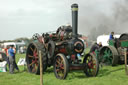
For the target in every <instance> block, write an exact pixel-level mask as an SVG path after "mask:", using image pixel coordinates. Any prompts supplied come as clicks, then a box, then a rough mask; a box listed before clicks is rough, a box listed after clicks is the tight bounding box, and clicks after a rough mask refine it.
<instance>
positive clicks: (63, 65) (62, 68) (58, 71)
mask: <svg viewBox="0 0 128 85" xmlns="http://www.w3.org/2000/svg"><path fill="white" fill-rule="evenodd" d="M68 70H69V66H68V61H67V59H66V57H65V55H63V54H57V55H56V58H55V63H54V73H55V76H56V78H58V79H65V78H66V76H67V74H68Z"/></svg>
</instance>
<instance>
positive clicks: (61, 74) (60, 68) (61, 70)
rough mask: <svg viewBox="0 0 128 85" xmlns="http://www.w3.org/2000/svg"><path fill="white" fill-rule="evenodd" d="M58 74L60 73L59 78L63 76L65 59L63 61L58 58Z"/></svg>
mask: <svg viewBox="0 0 128 85" xmlns="http://www.w3.org/2000/svg"><path fill="white" fill-rule="evenodd" d="M56 72H57V73H58V75H59V76H63V73H64V64H63V59H61V57H58V58H57V59H56Z"/></svg>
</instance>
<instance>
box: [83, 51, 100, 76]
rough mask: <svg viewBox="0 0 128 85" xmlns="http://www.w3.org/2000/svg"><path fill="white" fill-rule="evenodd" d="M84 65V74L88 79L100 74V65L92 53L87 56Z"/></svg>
mask: <svg viewBox="0 0 128 85" xmlns="http://www.w3.org/2000/svg"><path fill="white" fill-rule="evenodd" d="M83 64H84V73H85V74H86V75H87V76H88V77H92V76H96V75H97V74H98V71H99V63H98V60H97V59H96V57H95V56H94V55H93V54H92V53H89V54H87V55H85V57H84V61H83Z"/></svg>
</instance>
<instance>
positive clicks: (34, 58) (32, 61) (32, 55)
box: [27, 44, 39, 73]
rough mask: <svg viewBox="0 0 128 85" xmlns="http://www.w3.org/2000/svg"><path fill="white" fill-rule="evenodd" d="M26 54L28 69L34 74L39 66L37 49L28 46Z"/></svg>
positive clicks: (32, 45)
mask: <svg viewBox="0 0 128 85" xmlns="http://www.w3.org/2000/svg"><path fill="white" fill-rule="evenodd" d="M28 50H29V52H28V53H27V58H28V67H29V68H30V70H29V71H30V72H32V73H36V72H37V69H38V65H39V57H38V49H37V48H36V46H35V45H34V44H31V45H29V47H28Z"/></svg>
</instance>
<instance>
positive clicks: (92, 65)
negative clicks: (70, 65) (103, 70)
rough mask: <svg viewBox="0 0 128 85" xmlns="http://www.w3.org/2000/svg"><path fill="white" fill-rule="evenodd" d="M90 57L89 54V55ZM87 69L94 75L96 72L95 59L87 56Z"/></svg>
mask: <svg viewBox="0 0 128 85" xmlns="http://www.w3.org/2000/svg"><path fill="white" fill-rule="evenodd" d="M89 57H91V56H89ZM87 60H88V64H87V65H88V69H89V70H88V71H89V72H90V74H93V75H95V74H96V61H95V60H94V59H92V57H91V58H88V59H87Z"/></svg>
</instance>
